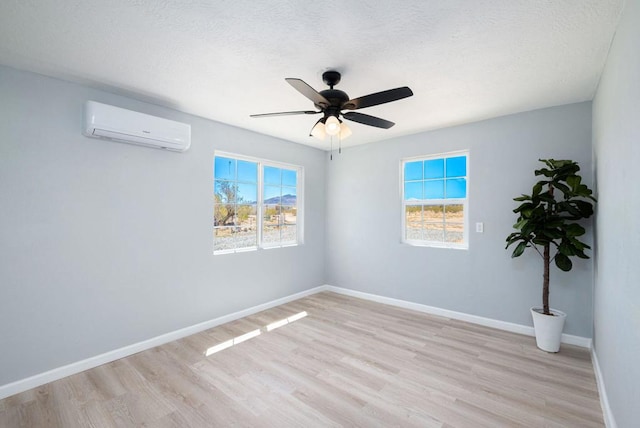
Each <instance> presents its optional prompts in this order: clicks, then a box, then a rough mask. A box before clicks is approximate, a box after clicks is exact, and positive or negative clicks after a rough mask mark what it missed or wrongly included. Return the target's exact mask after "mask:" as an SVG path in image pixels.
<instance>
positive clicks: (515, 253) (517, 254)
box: [511, 242, 528, 258]
mask: <svg viewBox="0 0 640 428" xmlns="http://www.w3.org/2000/svg"><path fill="white" fill-rule="evenodd" d="M527 246H528V244H527V243H526V242H521V243H519V244H518V246H517V247H516V249H515V250H513V254H511V257H512V258H513V257H520V256H521V255H522V253H524V250H525V248H527Z"/></svg>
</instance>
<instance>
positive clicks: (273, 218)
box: [263, 205, 282, 227]
mask: <svg viewBox="0 0 640 428" xmlns="http://www.w3.org/2000/svg"><path fill="white" fill-rule="evenodd" d="M280 208H281V207H280V205H265V206H264V212H263V217H264V222H263V226H265V227H266V226H273V225H278V224H280V223H282V222H281V216H280V212H281V211H280Z"/></svg>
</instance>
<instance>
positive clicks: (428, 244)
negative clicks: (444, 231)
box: [401, 241, 469, 250]
mask: <svg viewBox="0 0 640 428" xmlns="http://www.w3.org/2000/svg"><path fill="white" fill-rule="evenodd" d="M401 244H404V245H409V246H411V247H427V248H445V249H451V250H468V249H469V245H468V244H447V243H445V242H421V241H401Z"/></svg>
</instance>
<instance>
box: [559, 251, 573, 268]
mask: <svg viewBox="0 0 640 428" xmlns="http://www.w3.org/2000/svg"><path fill="white" fill-rule="evenodd" d="M555 262H556V266H558V269H560V270H563V271H565V272H569V271H570V270H571V268H572V267H573V264H572V263H571V260H570V259H569V257H567V256H565V255H564V254H562V253H558V254H556V258H555Z"/></svg>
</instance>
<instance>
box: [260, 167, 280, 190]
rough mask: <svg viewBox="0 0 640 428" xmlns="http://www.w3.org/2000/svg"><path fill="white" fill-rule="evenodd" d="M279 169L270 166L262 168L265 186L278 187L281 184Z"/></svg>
mask: <svg viewBox="0 0 640 428" xmlns="http://www.w3.org/2000/svg"><path fill="white" fill-rule="evenodd" d="M280 172H281V169H280V168H274V167H272V166H265V167H264V183H265V184H276V185H278V186H280V185H281V184H282V179H281V175H280Z"/></svg>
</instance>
